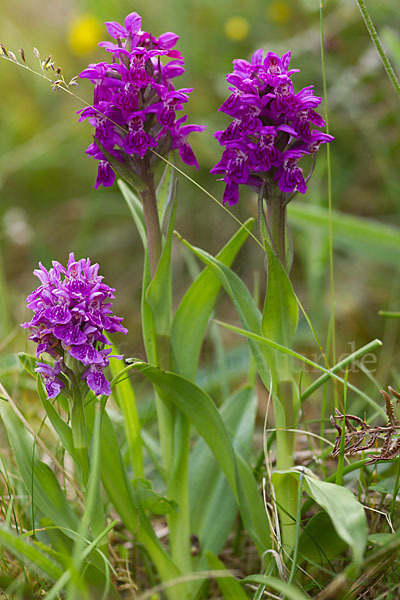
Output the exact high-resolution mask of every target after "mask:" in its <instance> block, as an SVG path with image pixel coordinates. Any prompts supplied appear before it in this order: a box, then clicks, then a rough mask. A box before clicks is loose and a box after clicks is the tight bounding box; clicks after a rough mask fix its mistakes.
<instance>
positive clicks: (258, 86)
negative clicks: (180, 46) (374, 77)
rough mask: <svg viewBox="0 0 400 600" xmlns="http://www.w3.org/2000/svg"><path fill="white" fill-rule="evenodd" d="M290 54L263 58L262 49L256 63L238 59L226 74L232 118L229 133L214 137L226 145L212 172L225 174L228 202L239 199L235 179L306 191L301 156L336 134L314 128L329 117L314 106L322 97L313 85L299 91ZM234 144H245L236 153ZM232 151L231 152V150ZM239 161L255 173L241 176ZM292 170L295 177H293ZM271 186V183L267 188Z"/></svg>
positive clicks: (225, 106) (226, 106)
mask: <svg viewBox="0 0 400 600" xmlns="http://www.w3.org/2000/svg"><path fill="white" fill-rule="evenodd" d="M289 62H290V52H287V53H286V54H284V55H283V56H282V57H280V56H278V55H277V54H275V53H274V52H268V53H267V55H266V56H265V58H264V59H263V51H262V50H261V49H260V50H257V51H256V52H255V53H254V54H253V56H252V58H251V61H250V62H248V61H246V60H243V59H236V60H234V61H233V65H234V70H233V73H231V74H230V75H228V76H227V81H228V83H230V84H231V86H233V87H230V88H229V89H230V91H231V95H230V96H229V98H228V99H227V100H226V101H225V102H224V103H223V104H222V106H221V107H220V109H219V110H220V111H222V112H225V113H226V114H228V115H230V116H231V117H233V121H232V122H231V123H230V124H229V125H228V127H227V128H226V129H225V130H224V131H217V132H216V134H215V137H216V138H217V139H218V141H219V143H220V144H221V146H225V147H226V150H225V151H224V154H223V157H222V160H221V161H220V162H219V163H218V164H217V165H216V166H215V167H214V168H213V169H212V170H211V173H224V174H225V177H224V178H223V179H224V181H225V184H226V185H227V186H229V191H228V193H227V194H226V195H225V196H224V198H225V200H226V201H227V202H229V203H230V204H232V202H233V200H234V199H238V195H237V193H236V188H234V189H235V192H234V194H233V195H232V194H231V190H232V183H238V184H243V183H244V184H247V183H248V181H250V182H251V183H249V185H254V178H256V181H257V179H258V184H257V187H261V185H262V183H263V181H266V182H267V183H269V184H273V183H274V182H277V185H278V186H279V189H280V191H281V192H283V193H285V194H289V193H290V194H292V193H294V192H296V191H298V192H300V193H303V194H304V193H305V191H306V189H307V186H306V184H305V180H304V177H303V175H302V169H301V167H299V166H298V162H299V160H301V158H302V157H303V156H304V155H306V154H311V153H315V152H316V151H317V150H318V148H319V146H320V145H321V144H323V143H329V142H331V141H332V140H333V139H334V138H333V136H331V135H329V134H327V133H322V132H317V131H315V130H312V129H311V127H312V126H317V127H324V126H325V121H324V120H323V118H322V117H321V116H320V115H319V114H318V113H317V112H315V110H314V108H315V107H316V106H318V105H319V104H320V102H321V98H319V97H318V96H314V92H313V86H308V87H306V88H304V89H302V90H301V91H300V92H298V93H297V94H295V93H294V90H293V84H292V81H291V76H292V74H293V73H295V72H297V71H298V69H291V70H289ZM232 147H234V148H236V149H237V150H238V149H239V148H240V158H238V151H237V152H236V157H234V152H232ZM228 150H229V151H228ZM238 160H239V161H240V164H241V165H246V173H247V172H248V173H249V174H251V175H252V177H251V178H250V179H249V178H248V177H247V178H246V177H245V176H243V177H240V178H239V179H238V176H237V170H238ZM289 172H290V181H291V183H290V184H289V183H288V177H289ZM266 187H267V188H268V186H266Z"/></svg>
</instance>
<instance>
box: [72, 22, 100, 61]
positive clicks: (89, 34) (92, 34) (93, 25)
mask: <svg viewBox="0 0 400 600" xmlns="http://www.w3.org/2000/svg"><path fill="white" fill-rule="evenodd" d="M102 34H103V24H102V23H101V22H100V21H99V19H97V18H96V17H94V16H92V15H81V16H79V17H77V18H76V19H74V20H73V21H72V22H71V24H70V26H69V29H68V45H69V47H70V48H71V50H72V51H73V52H75V54H87V53H88V52H90V51H91V50H93V49H94V48H95V47H96V46H97V44H98V43H99V42H100V41H101V36H102Z"/></svg>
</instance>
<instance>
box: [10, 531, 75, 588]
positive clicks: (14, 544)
mask: <svg viewBox="0 0 400 600" xmlns="http://www.w3.org/2000/svg"><path fill="white" fill-rule="evenodd" d="M0 542H1V544H2V545H3V546H4V547H6V548H7V549H8V550H9V551H10V552H11V553H12V554H14V556H16V557H17V558H18V559H19V560H21V561H22V562H23V563H24V564H26V565H27V566H28V567H29V568H30V569H33V570H34V571H36V572H38V573H39V574H40V575H42V576H45V577H49V578H50V579H51V580H53V581H56V580H57V579H58V578H59V577H61V576H62V574H63V570H62V569H61V568H60V567H59V566H58V565H57V563H55V562H54V561H53V560H51V559H50V558H49V557H48V556H46V555H45V554H44V553H43V552H41V551H40V550H39V549H38V548H37V547H35V546H34V545H33V544H32V543H30V542H28V541H26V540H23V539H21V538H20V537H19V536H18V535H16V534H15V533H13V532H12V531H11V530H9V529H8V528H7V527H5V526H4V525H2V524H1V523H0Z"/></svg>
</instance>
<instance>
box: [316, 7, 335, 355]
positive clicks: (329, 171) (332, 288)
mask: <svg viewBox="0 0 400 600" xmlns="http://www.w3.org/2000/svg"><path fill="white" fill-rule="evenodd" d="M323 7H324V2H323V0H320V12H319V14H320V37H321V70H322V85H323V91H324V118H325V121H326V133H329V114H328V92H327V84H326V71H325V47H324V27H323V24H324V21H323ZM326 169H327V178H328V181H327V186H328V210H329V280H330V303H331V316H330V323H329V327H330V330H331V350H332V354H331V360H332V361H333V362H336V334H335V280H334V270H333V222H332V169H331V152H330V148H329V144H326Z"/></svg>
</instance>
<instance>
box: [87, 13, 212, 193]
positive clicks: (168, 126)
mask: <svg viewBox="0 0 400 600" xmlns="http://www.w3.org/2000/svg"><path fill="white" fill-rule="evenodd" d="M105 25H106V28H107V31H108V33H109V34H110V36H111V37H112V38H113V39H114V40H115V43H114V42H101V43H100V46H102V47H103V48H104V49H105V50H106V51H107V52H109V53H110V55H111V62H110V63H109V62H100V63H98V64H91V65H89V67H88V68H87V69H85V70H84V71H82V72H81V73H80V77H83V78H87V79H90V81H91V82H92V83H93V84H94V85H95V89H94V103H93V106H90V107H88V108H85V109H83V110H82V111H79V112H80V120H83V119H86V118H88V119H89V121H90V123H91V124H92V125H93V126H94V127H95V132H94V142H93V143H92V144H91V145H90V146H89V148H88V150H87V153H88V154H89V155H90V156H93V157H94V158H95V159H97V160H99V168H98V176H97V181H96V186H95V187H98V186H99V185H103V186H110V185H112V184H113V183H114V180H115V173H114V170H116V171H117V172H121V173H123V172H126V169H129V171H130V173H131V175H132V177H131V180H132V179H133V180H134V181H135V182H136V183H137V185H138V186H139V187H140V181H141V180H144V181H146V176H147V174H148V172H149V171H152V170H154V167H155V164H156V163H158V162H159V160H160V159H159V158H158V157H157V155H156V154H155V153H153V152H151V150H150V149H154V150H155V152H157V154H159V155H162V156H166V155H167V154H168V152H169V151H170V150H178V151H179V154H180V157H181V159H182V160H183V161H184V162H185V163H187V164H189V165H194V166H195V167H197V166H198V165H197V160H196V157H195V155H194V153H193V150H192V148H191V147H190V145H189V143H188V141H187V137H188V135H189V134H190V133H191V132H193V131H202V130H203V129H204V127H203V126H200V125H188V124H186V120H187V117H186V116H182V117H179V118H178V117H177V115H176V112H177V111H180V110H182V109H183V106H184V104H186V103H187V102H188V99H189V93H190V92H191V91H192V89H191V88H181V89H175V87H174V85H173V83H172V81H173V79H175V78H176V77H178V76H179V75H182V74H183V73H184V71H185V68H184V59H183V57H182V56H181V54H180V53H179V51H178V50H176V49H174V46H175V44H176V42H177V41H178V39H179V36H178V35H176V34H174V33H171V32H168V33H164V34H163V35H160V37H158V38H156V37H154V36H153V35H152V34H150V33H147V32H146V31H142V29H141V18H140V16H139V15H138V14H137V13H135V12H133V13H131V14H129V15H128V16H127V17H126V19H125V22H124V25H120V24H119V23H116V22H108V23H106V24H105ZM111 164H112V166H113V168H112V167H111Z"/></svg>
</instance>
